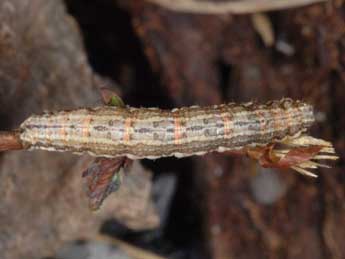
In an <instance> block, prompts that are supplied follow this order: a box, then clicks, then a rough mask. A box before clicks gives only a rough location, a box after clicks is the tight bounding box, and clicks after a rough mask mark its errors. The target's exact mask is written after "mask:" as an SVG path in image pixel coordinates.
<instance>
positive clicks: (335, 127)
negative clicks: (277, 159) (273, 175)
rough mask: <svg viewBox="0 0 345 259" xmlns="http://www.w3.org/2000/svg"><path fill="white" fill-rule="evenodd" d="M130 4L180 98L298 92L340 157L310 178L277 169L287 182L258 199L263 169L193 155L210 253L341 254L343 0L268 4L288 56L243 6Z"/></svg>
mask: <svg viewBox="0 0 345 259" xmlns="http://www.w3.org/2000/svg"><path fill="white" fill-rule="evenodd" d="M138 2H140V3H138ZM127 8H128V10H129V11H130V12H131V16H132V21H133V26H134V28H135V31H136V32H137V34H138V36H139V37H140V39H141V40H142V42H143V45H144V49H145V53H146V54H147V57H148V59H149V61H150V63H151V65H152V67H153V69H154V71H156V72H157V73H159V75H160V77H161V80H162V82H163V84H164V85H165V86H166V88H167V91H168V93H169V96H170V97H171V98H172V100H173V101H174V103H175V104H176V105H177V106H181V105H191V104H199V105H205V104H216V103H221V102H225V101H238V102H240V101H250V100H257V101H266V100H270V99H277V98H281V97H284V96H285V97H286V96H289V97H292V98H296V99H303V100H306V101H308V102H310V103H312V104H314V105H315V110H316V113H317V114H319V115H322V116H321V117H323V118H324V119H323V120H322V122H320V123H316V124H315V126H314V127H313V129H312V133H313V134H314V135H316V136H320V137H323V138H325V139H329V140H331V141H332V142H333V143H334V144H335V146H336V149H337V152H338V153H339V155H340V157H341V161H340V162H339V163H338V164H337V166H336V167H335V168H333V169H331V170H321V172H320V177H319V178H318V179H317V180H311V179H306V178H305V177H301V176H299V175H296V174H291V173H290V172H289V173H286V172H278V173H277V174H278V177H279V178H280V181H282V182H283V185H284V186H285V188H286V189H285V191H284V194H283V195H282V197H280V198H279V199H277V200H276V201H275V202H272V203H271V204H269V205H265V204H262V203H260V202H258V201H257V200H256V199H255V197H254V195H253V192H252V190H251V187H250V186H251V182H252V181H253V180H252V178H253V173H254V174H258V173H259V172H258V171H260V170H262V169H260V168H258V167H255V166H254V167H253V165H251V163H250V162H249V161H247V160H244V159H231V158H229V157H227V156H226V155H207V156H206V157H204V158H195V159H194V160H193V161H194V163H195V170H194V171H193V174H194V180H195V181H196V182H197V183H198V187H199V191H200V192H201V193H202V196H203V197H204V199H203V201H202V204H201V208H202V214H203V218H204V221H203V223H204V224H203V228H204V240H205V242H206V245H207V246H208V247H209V251H210V256H211V258H344V257H345V248H344V246H343V238H344V235H345V228H343V227H341V226H343V225H344V223H345V222H344V219H345V210H344V208H345V207H344V198H345V197H344V179H345V178H344V160H343V159H344V148H345V146H344V133H345V131H344V129H345V117H344V116H343V114H344V112H345V106H344V104H343V103H344V101H345V98H344V97H345V90H344V83H345V81H344V79H345V71H344V58H345V56H344V55H345V53H344V47H345V46H344V40H345V27H344V25H345V23H344V21H345V20H344V18H345V17H344V6H343V2H342V1H340V2H339V1H329V2H327V3H325V4H319V5H314V6H310V7H304V8H298V9H295V10H282V11H279V12H272V13H268V14H267V15H268V17H269V19H270V21H271V23H272V24H273V28H274V33H275V38H276V41H278V40H283V41H286V42H288V43H289V44H290V45H291V46H293V48H294V50H295V53H294V55H292V56H287V55H284V54H283V53H280V52H279V51H278V50H277V49H275V48H274V47H272V48H269V47H266V46H265V45H264V44H263V42H262V40H261V39H260V37H259V35H258V33H257V32H256V31H255V29H254V26H253V23H252V20H251V17H250V15H243V16H233V15H222V16H215V15H192V14H187V13H176V12H171V11H169V10H165V9H163V8H160V7H158V6H155V5H150V4H147V3H145V1H131V5H130V6H128V7H127ZM263 188H264V186H263ZM336 226H339V228H337V227H336Z"/></svg>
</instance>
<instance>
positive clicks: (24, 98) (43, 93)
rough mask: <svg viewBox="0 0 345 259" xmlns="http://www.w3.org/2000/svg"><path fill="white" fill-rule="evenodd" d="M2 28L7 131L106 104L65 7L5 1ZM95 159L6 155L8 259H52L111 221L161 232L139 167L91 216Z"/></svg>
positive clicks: (1, 99)
mask: <svg viewBox="0 0 345 259" xmlns="http://www.w3.org/2000/svg"><path fill="white" fill-rule="evenodd" d="M0 21H1V22H0V85H1V87H0V103H1V111H0V117H1V125H2V126H1V127H2V130H4V129H14V128H17V127H18V125H19V123H21V122H22V121H23V119H25V118H26V117H27V116H29V115H31V114H32V113H42V112H43V111H44V110H60V109H66V108H67V109H68V108H76V107H80V106H94V105H95V104H97V103H99V104H100V103H101V102H100V100H101V98H100V96H99V93H98V92H97V88H96V87H95V85H94V82H95V81H99V80H101V79H100V78H98V77H97V75H96V74H94V73H93V72H92V70H91V68H90V66H89V64H88V62H87V58H86V55H85V52H84V48H83V44H82V41H81V37H80V33H79V30H78V27H77V25H76V23H75V21H74V20H73V19H72V18H71V17H70V16H68V15H67V14H66V10H65V8H64V5H63V3H62V2H61V1H45V0H24V1H23V0H15V1H6V0H5V1H0ZM10 140H12V139H10ZM12 142H13V141H12ZM12 142H11V143H12ZM91 159H93V158H90V157H87V156H84V157H82V158H79V157H77V156H75V155H72V154H61V153H46V152H27V151H18V152H6V153H2V154H1V157H0V197H1V198H0V204H1V209H0V254H1V258H11V259H13V258H14V259H15V258H41V257H43V256H51V255H53V254H54V253H55V251H56V249H57V248H59V247H60V246H61V244H62V243H63V242H65V241H73V240H76V239H82V238H86V237H89V236H91V235H92V234H95V233H97V232H98V231H99V229H100V226H101V225H102V224H103V222H104V221H105V220H106V219H110V218H116V219H117V220H119V222H121V223H122V224H124V225H126V226H128V227H130V228H134V229H148V228H152V227H154V226H157V224H158V218H157V216H156V214H155V212H154V208H153V205H152V202H151V201H150V189H151V173H150V172H148V171H146V170H145V169H143V168H142V167H141V166H140V165H138V164H136V165H134V169H133V170H132V172H131V173H130V175H129V177H127V178H126V180H125V183H124V185H123V188H120V192H119V193H118V194H117V197H116V195H112V197H110V198H109V202H108V203H107V204H105V206H104V207H103V208H102V210H101V211H100V212H98V213H92V212H91V211H90V210H89V208H88V204H87V198H86V192H85V190H84V189H83V187H82V186H83V183H82V178H81V173H82V172H83V171H84V170H85V168H86V166H87V165H88V164H89V163H90V162H91ZM130 205H131V206H130Z"/></svg>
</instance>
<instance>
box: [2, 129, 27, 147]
mask: <svg viewBox="0 0 345 259" xmlns="http://www.w3.org/2000/svg"><path fill="white" fill-rule="evenodd" d="M23 148H24V147H23V145H22V143H21V142H20V139H19V134H18V132H16V131H0V151H6V150H19V149H23Z"/></svg>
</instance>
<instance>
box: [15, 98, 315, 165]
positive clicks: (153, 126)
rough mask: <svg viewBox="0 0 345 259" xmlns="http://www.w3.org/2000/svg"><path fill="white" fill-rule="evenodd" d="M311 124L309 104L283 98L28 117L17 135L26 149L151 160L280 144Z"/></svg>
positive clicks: (103, 108)
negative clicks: (238, 102)
mask: <svg viewBox="0 0 345 259" xmlns="http://www.w3.org/2000/svg"><path fill="white" fill-rule="evenodd" d="M313 122H314V115H313V107H312V106H311V105H309V104H306V103H304V102H301V101H294V100H291V99H288V98H284V99H281V100H279V101H270V102H267V103H265V104H256V103H252V102H249V103H243V104H235V103H229V104H222V105H214V106H208V107H198V106H192V107H184V108H178V109H173V110H161V109H158V108H132V107H111V106H103V107H96V108H81V109H76V110H70V111H60V112H50V113H49V112H48V113H45V114H43V115H32V116H31V117H29V118H28V119H26V120H25V121H24V122H23V123H22V124H21V126H20V128H19V138H20V140H21V143H22V144H23V146H24V147H25V148H27V149H31V150H32V149H43V150H50V151H71V152H74V153H85V152H86V153H89V154H91V155H93V156H97V157H118V156H126V157H128V158H130V159H141V158H149V159H156V158H160V157H167V156H175V157H187V156H192V155H203V154H205V153H209V152H214V151H217V152H223V151H236V150H241V149H243V148H248V147H260V146H265V145H267V144H269V143H279V142H283V141H284V140H286V139H289V138H292V139H293V138H296V137H297V136H300V135H301V134H302V133H303V132H305V131H306V130H307V129H308V128H309V127H310V126H311V124H312V123H313Z"/></svg>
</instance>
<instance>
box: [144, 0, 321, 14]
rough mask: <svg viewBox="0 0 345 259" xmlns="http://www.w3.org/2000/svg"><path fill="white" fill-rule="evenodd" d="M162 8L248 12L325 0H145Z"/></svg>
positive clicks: (191, 10) (188, 10)
mask: <svg viewBox="0 0 345 259" xmlns="http://www.w3.org/2000/svg"><path fill="white" fill-rule="evenodd" d="M147 1H149V2H151V3H155V4H157V5H160V6H162V7H164V8H167V9H170V10H173V11H177V12H188V13H198V14H228V13H232V14H248V13H257V12H267V11H274V10H282V9H289V8H296V7H300V6H306V5H311V4H315V3H321V2H326V1H327V0H259V1H254V0H244V1H235V2H234V1H223V2H211V1H198V0H147Z"/></svg>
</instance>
